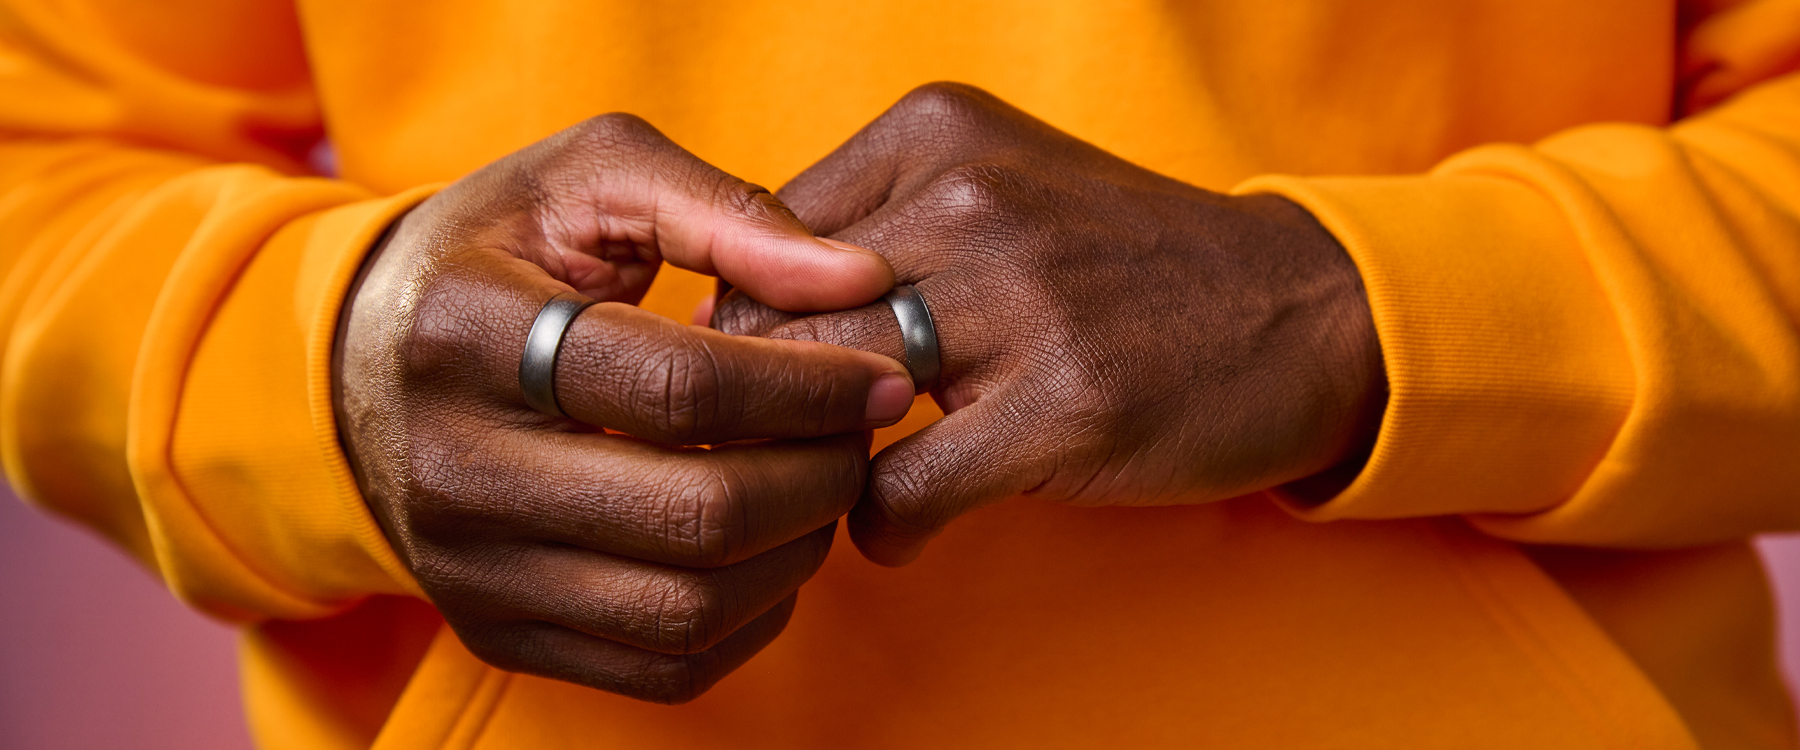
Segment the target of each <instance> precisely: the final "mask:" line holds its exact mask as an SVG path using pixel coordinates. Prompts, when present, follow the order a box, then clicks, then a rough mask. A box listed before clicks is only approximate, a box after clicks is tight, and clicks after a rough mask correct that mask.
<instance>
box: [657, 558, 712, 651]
mask: <svg viewBox="0 0 1800 750" xmlns="http://www.w3.org/2000/svg"><path fill="white" fill-rule="evenodd" d="M660 599H661V601H660V602H659V603H658V605H657V608H656V635H655V640H656V642H657V643H658V644H660V645H662V646H663V647H664V650H667V651H671V652H674V653H678V654H694V653H699V652H701V651H705V650H706V649H708V648H711V647H712V646H713V645H714V644H716V643H717V642H718V640H719V639H720V638H722V637H724V635H725V627H724V625H725V619H726V595H725V592H724V591H723V590H722V589H721V588H720V587H719V586H718V585H717V583H716V582H715V581H713V580H712V579H711V578H710V577H708V576H704V575H692V574H682V575H678V576H676V577H675V578H674V579H673V580H670V581H667V582H666V583H665V584H664V585H663V590H662V592H661V595H660Z"/></svg>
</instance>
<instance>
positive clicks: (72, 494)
mask: <svg viewBox="0 0 1800 750" xmlns="http://www.w3.org/2000/svg"><path fill="white" fill-rule="evenodd" d="M320 134H321V129H320V115H319V111H318V106H317V103H316V101H315V99H314V96H313V93H312V90H311V83H310V78H309V75H308V73H307V70H306V63H305V56H304V54H303V51H302V49H301V46H300V35H299V30H298V25H297V22H296V20H295V18H294V10H293V8H292V7H291V6H289V5H288V4H287V3H284V2H262V1H253V2H229V1H228V0H181V1H180V2H172V3H159V4H147V3H135V2H100V1H99V0H93V1H91V2H56V3H52V2H47V1H44V0H0V341H3V342H4V355H3V358H0V457H3V458H4V463H5V470H6V475H7V478H8V480H9V481H10V482H11V483H12V485H13V487H14V488H15V490H17V491H18V493H19V494H20V495H21V496H23V497H25V498H27V500H28V501H29V502H32V503H35V504H37V505H39V506H41V507H43V508H45V509H48V510H49V511H51V512H54V513H57V514H59V515H62V516H65V517H68V518H71V519H73V520H75V521H77V522H80V523H82V524H85V525H87V526H89V527H91V528H93V529H95V530H97V531H98V532H100V533H101V534H103V535H105V536H107V537H108V538H110V539H111V540H112V541H114V542H116V543H117V544H119V545H121V546H122V547H124V548H125V549H126V550H127V551H128V552H130V553H131V554H132V555H134V556H135V557H136V558H138V559H139V560H140V561H142V562H143V563H144V564H146V565H147V566H149V567H151V568H152V569H153V570H154V571H156V572H157V573H158V574H159V575H160V576H161V577H162V579H163V580H164V581H165V582H167V584H168V585H169V586H170V588H171V589H172V590H173V591H174V592H175V593H176V594H177V595H178V596H179V597H181V598H182V599H183V600H185V601H188V602H189V603H191V604H194V605H196V606H198V607H201V608H202V609H205V610H207V611H209V612H211V613H213V614H215V615H217V616H220V617H225V618H229V619H235V620H245V621H249V620H256V619H260V618H270V617H278V618H302V617H315V616H321V615H325V614H329V613H332V612H334V611H338V610H340V609H342V608H344V607H346V606H348V605H349V604H351V603H353V602H355V601H357V600H358V599H360V598H362V597H364V596H367V595H369V594H373V593H415V592H416V588H415V586H414V584H413V583H412V582H411V579H410V578H409V577H408V575H407V573H406V571H405V569H404V567H403V566H402V565H401V564H400V563H399V561H398V560H397V558H396V557H395V555H394V554H393V552H392V550H391V549H390V548H389V547H388V545H387V544H386V542H385V541H384V539H383V537H382V534H381V532H380V529H379V527H378V526H377V525H376V524H375V522H374V520H373V519H372V518H371V516H370V515H369V513H368V511H367V509H366V508H365V506H364V505H363V502H362V499H361V497H360V495H359V493H358V492H357V489H356V486H355V483H354V480H353V478H352V476H351V474H350V472H349V470H348V466H347V464H346V461H345V458H344V456H343V454H342V452H341V450H340V448H339V446H338V444H337V442H336V439H335V429H334V426H333V417H332V406H331V403H332V402H331V391H330V386H331V382H330V356H331V346H332V336H333V333H334V330H335V321H336V318H337V313H338V309H339V306H340V303H341V300H342V298H343V295H344V293H345V290H346V289H347V287H348V285H349V283H350V280H351V278H352V276H353V275H354V273H355V270H356V268H357V266H358V265H359V263H360V260H361V259H362V257H363V255H364V253H365V250H366V248H367V247H369V245H370V244H371V242H372V241H373V239H374V238H375V237H376V236H377V235H378V234H379V233H380V232H381V231H382V229H383V228H384V227H385V226H386V225H387V223H389V222H390V221H391V220H392V219H393V218H394V217H395V216H397V215H398V214H400V213H402V212H404V211H405V210H406V209H407V208H409V207H410V206H412V205H413V204H414V203H416V202H417V201H418V200H420V199H421V198H422V197H423V196H424V195H425V194H426V193H427V192H428V191H429V189H428V188H425V189H420V190H416V191H412V192H409V193H405V194H401V195H397V196H387V197H381V196H376V195H374V194H372V193H370V192H369V191H368V190H366V189H363V188H361V187H358V186H356V185H354V184H350V183H347V182H343V181H337V180H329V179H322V178H318V177H307V176H299V175H302V174H304V173H305V172H306V167H305V166H304V161H303V157H304V154H305V153H306V151H307V149H308V148H309V147H310V146H312V145H313V144H314V143H317V142H318V140H319V137H320Z"/></svg>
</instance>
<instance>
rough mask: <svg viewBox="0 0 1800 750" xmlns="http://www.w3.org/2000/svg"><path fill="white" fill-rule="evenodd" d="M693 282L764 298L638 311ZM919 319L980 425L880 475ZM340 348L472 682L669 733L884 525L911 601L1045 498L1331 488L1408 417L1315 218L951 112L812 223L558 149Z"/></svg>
mask: <svg viewBox="0 0 1800 750" xmlns="http://www.w3.org/2000/svg"><path fill="white" fill-rule="evenodd" d="M814 232H816V233H817V234H818V235H820V236H823V237H829V238H830V239H820V238H818V237H815V235H814ZM665 261H666V262H668V263H671V264H673V265H676V266H678V267H682V268H686V269H689V270H693V271H698V272H701V273H706V274H712V275H715V276H718V277H719V278H720V279H722V280H723V281H724V282H726V283H727V284H728V285H729V287H730V288H731V292H730V293H729V294H728V295H726V296H725V297H723V298H722V299H720V300H718V302H717V306H716V309H715V310H714V312H713V315H712V320H713V323H714V326H715V327H716V328H717V329H718V330H709V329H707V328H702V327H697V326H683V325H679V324H676V323H674V322H672V321H669V320H667V319H664V318H661V317H658V316H655V315H652V314H650V313H647V312H644V311H641V310H639V309H637V308H636V307H634V306H633V304H634V303H635V302H637V301H638V300H639V299H640V298H641V297H642V295H643V294H644V292H645V291H646V289H647V288H648V286H649V284H650V282H651V280H652V279H653V278H654V276H655V274H656V272H657V269H658V268H659V267H660V265H661V263H663V262H665ZM895 283H903V284H913V285H915V286H916V287H917V288H918V289H919V290H920V292H921V293H922V294H923V295H924V296H925V298H926V299H927V301H928V303H929V304H930V305H931V310H932V313H933V317H934V320H935V322H936V325H937V328H938V335H939V340H940V341H941V342H942V355H943V361H942V377H941V378H940V379H939V381H938V383H937V384H936V385H935V387H934V389H933V391H932V395H933V397H934V398H936V400H937V401H938V403H939V404H940V405H941V406H942V407H943V409H944V411H945V412H946V414H947V415H948V416H946V417H945V418H944V419H943V420H940V421H939V422H937V423H935V424H933V425H931V426H930V427H927V428H926V429H924V430H922V431H920V432H918V433H916V434H914V435H912V436H910V437H908V438H906V439H904V440H902V441H900V442H899V443H896V444H895V445H893V446H891V447H889V448H887V449H886V450H884V451H882V452H881V453H880V454H878V455H876V456H875V457H874V458H873V459H872V460H871V459H870V458H869V457H868V448H869V443H868V433H867V430H868V429H870V428H872V427H879V426H884V425H887V424H892V423H893V422H896V421H898V420H899V419H900V418H901V417H902V416H903V415H904V414H905V411H906V408H907V406H908V404H909V403H910V400H911V395H912V392H913V385H912V383H911V381H910V380H909V379H908V377H907V375H906V370H905V368H904V367H903V366H902V365H901V363H900V362H899V361H897V360H899V359H901V358H903V353H902V352H903V349H902V346H901V338H900V333H899V330H898V327H897V324H896V322H895V320H894V318H893V315H892V313H891V312H889V310H888V308H887V306H886V305H885V304H884V303H879V302H875V300H877V298H878V297H880V295H882V294H883V293H884V292H886V291H887V290H888V289H889V288H891V287H892V286H893V285H894V284H895ZM571 290H574V291H579V292H581V293H583V294H586V295H588V296H590V297H594V298H596V299H600V300H603V302H602V303H601V304H598V305H595V306H594V307H591V308H589V309H588V310H587V311H585V312H584V313H583V314H582V315H581V316H580V317H579V318H578V319H577V320H576V322H575V324H574V325H573V326H572V327H571V329H570V331H569V333H568V335H567V337H566V338H565V341H564V344H563V350H562V352H563V353H562V356H561V358H560V360H559V363H558V365H557V370H556V390H557V394H558V399H559V401H560V403H561V405H562V407H563V409H564V410H565V411H567V412H568V413H569V415H570V416H571V417H572V418H571V419H558V418H552V417H547V416H544V415H541V414H538V413H537V412H534V411H531V410H530V409H529V408H528V407H526V406H525V401H524V398H523V395H522V394H521V393H520V390H519V384H518V375H517V373H518V362H519V356H520V353H521V352H522V350H523V347H524V342H525V338H526V332H527V330H528V328H529V326H530V324H531V321H532V319H533V317H534V316H535V314H536V312H537V309H538V307H539V306H540V305H541V304H542V303H543V302H544V301H545V300H547V299H549V298H550V297H551V296H553V295H555V294H557V293H559V292H564V291H571ZM872 302H873V303H874V304H870V303H872ZM733 334H735V335H733ZM338 346H339V365H338V369H337V385H338V388H337V397H338V409H339V422H340V429H341V431H342V434H343V440H344V444H345V447H346V449H347V451H348V453H349V454H350V457H351V461H352V465H353V466H354V467H355V469H356V472H357V475H358V479H359V482H360V483H361V484H362V489H363V491H364V494H365V497H367V498H368V501H369V505H370V507H371V508H372V510H373V511H374V513H375V515H376V517H377V519H378V520H379V521H380V522H381V524H382V527H383V529H384V530H385V531H386V533H387V535H388V538H389V540H390V541H391V542H392V543H393V545H394V547H395V549H396V550H397V551H398V552H399V554H400V555H401V556H402V558H403V559H404V560H405V561H406V563H407V565H408V566H409V567H410V569H411V570H412V572H413V574H414V576H415V577H416V578H417V580H418V582H419V584H420V586H421V587H422V588H423V589H424V591H425V592H426V593H427V595H428V596H430V597H431V599H432V601H433V603H434V604H436V605H437V607H438V609H439V610H440V611H442V612H443V615H444V618H445V620H446V621H447V622H448V623H449V624H450V626H451V627H452V628H454V629H455V631H456V633H457V635H458V636H459V637H460V638H461V639H462V640H463V642H464V643H465V644H466V645H467V646H468V647H469V648H470V649H471V651H472V652H474V653H475V654H476V655H477V656H479V657H481V658H482V659H484V660H486V661H488V662H489V663H492V664H494V665H496V666H499V667H502V668H506V669H511V670H516V671H523V672H529V673H533V674H539V675H544V676H548V677H553V678H557V679H563V680H568V681H571V682H575V683H579V684H584V685H589V686H592V687H596V688H600V689H604V690H609V691H613V692H617V693H622V694H625V695H630V696H633V697H637V698H642V699H646V700H655V701H663V702H681V701H685V700H689V699H691V698H693V697H695V696H697V695H699V694H700V693H702V692H704V691H705V690H706V689H707V688H708V687H710V686H711V685H712V684H713V683H715V682H716V681H717V680H718V679H720V678H721V677H722V676H724V675H725V674H726V673H728V672H730V671H731V670H732V669H734V668H736V667H737V666H739V665H741V664H742V663H744V661H746V660H747V659H749V658H750V656H752V655H753V654H755V653H756V652H757V651H758V650H760V649H761V648H762V647H763V646H765V645H767V644H768V643H769V642H770V641H771V640H772V639H773V638H774V637H775V636H776V635H777V634H778V633H779V632H780V631H781V629H782V627H783V626H784V624H785V623H786V621H787V619H788V617H789V615H790V614H791V612H792V611H793V608H794V606H795V596H796V593H795V592H796V591H797V589H798V588H799V587H800V585H801V584H802V583H803V582H804V581H805V580H806V579H807V578H809V577H810V576H811V575H812V574H813V573H814V572H815V571H816V570H817V569H818V567H819V566H820V565H821V564H822V562H823V561H824V558H825V554H826V552H827V550H828V549H829V547H830V545H831V540H832V535H833V533H834V531H835V526H836V519H837V518H839V517H840V516H843V515H845V514H846V513H848V514H849V518H850V531H851V536H852V539H853V540H854V541H855V543H856V545H857V546H858V548H859V549H860V550H861V551H862V552H863V554H864V555H866V556H867V557H869V558H870V559H872V560H874V561H876V562H880V563H884V564H890V565H898V564H904V563H905V562H907V561H909V560H911V559H912V558H913V557H915V556H917V555H918V554H919V553H920V551H921V549H922V548H923V546H924V545H925V544H926V542H927V541H928V540H929V539H930V537H931V536H933V535H935V534H936V533H938V532H939V531H940V530H941V529H943V528H944V527H945V526H946V525H947V524H949V523H951V522H952V521H953V520H954V519H955V518H956V517H958V516H960V515H962V514H964V513H967V512H969V511H971V510H974V509H976V508H979V507H981V506H983V505H986V504H989V503H992V502H995V501H998V500H1001V499H1004V498H1007V497H1011V496H1016V495H1022V494H1024V495H1035V496H1041V497H1046V498H1050V499H1054V500H1060V501H1065V502H1072V503H1082V504H1153V503H1193V502H1206V501H1211V500H1217V499H1221V498H1227V497H1232V496H1236V495H1242V494H1245V493H1249V492H1254V491H1257V490H1262V489H1267V488H1271V487H1275V486H1278V485H1284V484H1290V483H1293V482H1296V481H1297V480H1304V481H1312V482H1318V481H1320V480H1319V479H1318V478H1319V477H1321V476H1325V475H1326V473H1327V472H1328V470H1330V469H1332V468H1333V467H1342V466H1345V465H1346V463H1347V462H1350V463H1353V462H1354V459H1355V458H1356V456H1357V455H1358V453H1359V452H1360V451H1362V450H1365V449H1366V447H1367V445H1368V444H1369V441H1370V439H1371V438H1370V435H1371V434H1372V428H1373V425H1374V424H1375V423H1376V422H1377V421H1378V419H1379V415H1380V410H1381V406H1382V398H1383V394H1384V392H1385V384H1384V381H1383V378H1382V369H1381V359H1380V349H1379V346H1378V344H1377V342H1376V340H1375V336H1374V332H1373V325H1372V323H1371V321H1370V315H1369V311H1368V305H1367V301H1366V299H1365V296H1364V294H1363V291H1362V285H1361V280H1360V277H1359V276H1358V274H1357V272H1356V269H1355V266H1354V265H1353V264H1352V263H1351V262H1350V260H1349V258H1348V257H1347V256H1346V255H1345V254H1344V251H1343V249H1342V248H1341V247H1339V246H1338V244H1337V242H1336V241H1335V240H1333V239H1332V237H1331V236H1330V235H1329V234H1328V233H1326V232H1325V231H1324V230H1323V229H1322V228H1321V227H1320V226H1319V225H1318V223H1317V222H1315V221H1314V220H1313V218H1312V217H1311V216H1310V215H1309V214H1307V213H1306V212H1305V211H1304V210H1302V209H1300V208H1299V207H1298V206H1296V205H1294V204H1292V203H1290V202H1288V201H1286V200H1284V199H1281V198H1277V197H1273V196H1256V195H1253V196H1242V197H1231V196H1225V195H1220V194H1217V193H1212V192H1208V191H1205V190H1202V189H1199V188H1196V187H1193V186H1190V185H1186V184H1183V183H1180V182H1178V181H1175V180H1172V179H1169V178H1167V177H1163V176H1160V175H1157V174H1155V173H1152V172H1150V171H1148V170H1145V169H1142V168H1140V167H1137V166H1134V165H1132V164H1130V163H1128V162H1125V161H1123V160H1121V159H1118V158H1117V157H1114V156H1112V155H1110V154H1107V153H1106V152H1104V151H1101V150H1100V149H1098V148H1095V147H1093V146H1091V145H1088V144H1086V143H1083V142H1081V141H1079V140H1077V139H1075V138H1073V137H1071V136H1069V135H1067V134H1065V133H1062V132H1060V131H1057V130H1055V129H1054V128H1051V127H1050V126H1048V125H1046V124H1044V123H1042V122H1040V121H1038V120H1036V119H1034V118H1032V117H1030V116H1029V115H1026V114H1025V113H1023V112H1020V111H1019V110H1017V109H1014V108H1012V107H1010V106H1008V105H1006V104H1004V103H1002V102H1000V101H999V100H997V99H995V98H993V97H992V96H990V95H987V94H985V93H983V92H980V91H978V90H975V89H971V88H968V87H963V86H956V85H946V84H935V85H931V86H927V87H924V88H921V89H919V90H917V91H915V92H914V93H912V94H910V95H908V96H907V97H906V98H905V99H903V100H902V101H901V102H900V103H898V104H896V105H895V106H894V107H893V108H892V109H890V110H889V111H888V112H887V113H886V114H884V115H883V116H882V117H881V118H879V119H877V120H876V121H875V122H874V123H871V124H870V125H869V126H868V127H866V128H864V129H863V131H862V132H860V133H858V134H857V135H856V136H854V137H853V138H851V140H850V141H849V142H847V143H846V144H845V145H844V146H842V147H840V148H839V149H838V150H837V151H836V152H834V153H833V154H831V155H829V156H828V157H826V158H825V159H824V160H823V161H821V162H819V163H818V164H816V165H815V166H813V167H812V168H810V169H808V170H807V171H806V172H805V173H803V174H801V175H800V176H799V177H798V178H796V179H795V180H794V181H793V182H791V183H790V184H789V185H787V186H786V187H784V188H783V189H782V191H781V193H780V197H779V199H777V198H776V197H775V196H773V195H771V194H769V193H768V192H767V191H764V190H762V189H761V188H758V187H756V186H754V185H749V184H747V183H745V182H743V181H742V180H738V179H736V178H734V177H731V176H729V175H727V174H724V173H723V172H720V171H719V170H717V169H716V168H713V167H711V166H709V165H707V164H705V163H703V162H701V161H700V160H699V159H697V158H695V157H694V156H693V155H691V154H689V153H687V152H686V151H684V150H682V149H681V148H679V147H678V146H676V145H675V144H673V143H671V142H670V141H668V140H667V139H666V138H665V137H663V136H662V135H661V134H660V133H658V132H657V131H656V130H655V129H653V128H651V127H650V126H649V125H647V124H645V123H644V122H642V121H641V120H638V119H636V118H632V117H629V116H623V115H608V116H604V117H600V118H597V119H595V120H591V121H588V122H586V123H583V124H580V125H577V126H575V127H573V128H570V129H568V130H566V131H563V132H562V133H558V134H557V135H554V136H552V137H550V138H548V139H545V140H544V141H541V142H539V143H537V144H534V145H532V146H530V147H528V148H526V149H524V150H521V151H519V152H517V153H514V154H512V155H510V156H507V157H505V158H503V159H501V160H499V161H497V162H494V163H493V164H491V165H489V166H487V167H485V168H483V169H482V170H479V171H477V172H475V173H473V174H471V175H469V176H468V177H465V178H463V179H462V180H460V181H458V182H457V183H455V184H454V185H452V186H450V187H449V188H447V189H446V190H444V191H443V192H441V193H439V194H438V195H436V196H434V197H432V198H431V199H430V200H428V201H426V202H425V203H424V204H422V205H420V206H419V207H418V208H416V209H414V210H413V211H412V212H410V213H408V214H407V215H406V216H405V217H404V218H403V219H402V220H400V221H399V222H398V223H397V224H396V225H395V226H394V227H393V228H392V229H391V230H390V232H389V234H388V237H387V238H386V239H385V240H384V241H383V242H382V244H381V246H380V247H379V248H377V251H376V252H375V253H373V254H372V255H371V258H370V260H369V262H368V264H367V267H366V269H365V271H364V276H363V278H362V280H361V281H360V282H359V285H358V287H357V289H356V290H355V291H354V292H353V296H352V298H351V303H350V304H349V305H348V306H347V310H346V313H345V315H344V319H343V323H342V325H341V327H340V333H339V337H338ZM603 428H604V429H603ZM703 446H710V447H703Z"/></svg>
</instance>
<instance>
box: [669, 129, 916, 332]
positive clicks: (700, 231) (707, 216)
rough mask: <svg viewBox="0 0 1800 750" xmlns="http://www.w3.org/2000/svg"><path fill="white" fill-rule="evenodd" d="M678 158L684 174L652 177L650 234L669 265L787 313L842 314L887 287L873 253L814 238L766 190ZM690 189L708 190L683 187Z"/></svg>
mask: <svg viewBox="0 0 1800 750" xmlns="http://www.w3.org/2000/svg"><path fill="white" fill-rule="evenodd" d="M681 154H682V156H685V157H686V158H685V159H684V160H683V161H685V162H686V163H685V164H682V165H681V166H683V167H685V168H686V170H687V171H688V174H686V175H682V174H680V173H679V172H678V171H675V170H667V171H659V176H660V181H661V182H662V183H663V185H662V186H659V187H664V188H666V189H662V190H659V191H658V198H659V200H658V204H657V212H656V227H655V232H656V235H657V237H658V245H659V249H660V250H661V252H662V255H663V259H664V260H666V261H668V262H669V263H670V264H672V265H675V266H677V267H680V268H685V269H688V270H690V271H696V272H699V273H705V274H710V275H713V276H718V277H719V278H721V279H724V280H725V281H726V282H729V283H730V284H731V285H732V286H734V287H736V288H738V289H741V290H743V292H744V293H745V294H747V295H749V296H750V297H752V298H754V299H756V300H758V301H761V302H763V303H764V304H767V305H769V306H770V307H773V308H776V309H778V310H786V311H789V312H820V311H826V310H843V309H846V308H851V307H856V306H858V305H863V304H867V303H869V302H871V301H873V300H875V299H876V298H878V297H880V296H881V295H882V294H884V293H886V292H887V291H888V290H889V289H892V288H893V286H894V269H893V267H891V266H889V265H888V262H887V260H886V259H885V258H882V257H881V256H880V255H878V254H876V253H875V252H874V251H871V250H868V249H865V248H862V247H858V246H856V245H852V244H850V243H847V242H839V241H837V240H830V239H824V238H821V237H814V236H813V234H812V230H810V229H808V228H807V227H806V225H805V224H803V223H801V221H800V219H799V218H798V217H796V216H795V215H794V212H793V211H791V210H788V207H787V206H786V205H785V204H783V203H782V202H781V199H779V198H777V197H775V195H774V194H772V193H770V192H769V191H768V190H766V189H764V188H762V187H761V186H758V185H753V184H751V183H748V182H745V181H743V180H740V179H738V178H736V177H732V176H730V175H727V174H725V173H724V172H721V171H719V169H718V168H717V167H713V166H712V165H710V164H706V163H705V162H702V161H700V160H699V159H698V158H695V157H694V156H693V155H691V154H687V152H685V151H683V152H681ZM696 184H698V185H710V186H711V187H710V188H708V189H705V190H692V189H684V188H686V187H687V186H692V185H696Z"/></svg>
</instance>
